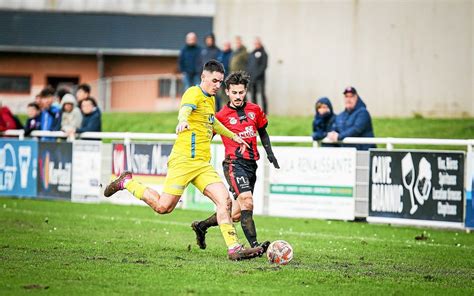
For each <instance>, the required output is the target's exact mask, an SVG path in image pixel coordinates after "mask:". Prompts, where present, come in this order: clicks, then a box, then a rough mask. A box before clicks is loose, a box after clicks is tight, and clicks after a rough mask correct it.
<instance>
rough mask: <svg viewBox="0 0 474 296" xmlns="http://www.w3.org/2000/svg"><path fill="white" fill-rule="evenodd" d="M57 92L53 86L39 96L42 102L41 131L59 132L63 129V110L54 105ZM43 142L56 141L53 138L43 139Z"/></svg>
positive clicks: (45, 89) (46, 88)
mask: <svg viewBox="0 0 474 296" xmlns="http://www.w3.org/2000/svg"><path fill="white" fill-rule="evenodd" d="M54 94H55V91H54V88H52V87H51V86H48V87H45V88H44V89H43V90H42V91H41V92H40V94H39V96H40V98H41V99H40V102H41V115H40V128H39V129H40V130H42V131H59V130H60V129H61V109H60V108H58V107H56V106H55V105H53V103H54V101H55V96H54ZM41 140H43V141H54V138H52V137H43V138H41Z"/></svg>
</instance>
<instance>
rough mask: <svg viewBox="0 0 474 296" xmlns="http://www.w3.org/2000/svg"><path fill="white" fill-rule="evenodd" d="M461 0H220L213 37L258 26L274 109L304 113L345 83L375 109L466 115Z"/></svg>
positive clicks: (469, 100)
mask: <svg viewBox="0 0 474 296" xmlns="http://www.w3.org/2000/svg"><path fill="white" fill-rule="evenodd" d="M473 15H474V5H473V1H471V0H437V1H434V0H433V1H431V0H412V1H408V0H398V1H391V0H384V1H375V0H359V1H357V0H353V1H350V0H340V1H327V0H326V1H324V0H321V1H304V0H292V1H290V0H288V1H284V0H280V1H278V0H275V1H258V2H257V1H247V0H245V1H244V0H241V1H239V0H220V1H218V2H217V13H216V16H215V20H214V28H215V31H216V35H217V38H218V39H217V40H218V43H219V44H222V42H223V41H224V40H226V39H229V38H232V37H233V36H235V35H241V36H243V38H244V43H245V44H246V46H247V48H248V49H249V50H251V49H252V48H253V45H252V39H253V37H254V36H261V37H262V39H263V42H264V45H265V47H266V49H267V51H268V54H269V68H268V70H267V77H268V78H267V81H268V82H267V93H268V98H269V101H270V103H269V105H270V112H271V113H274V114H310V113H312V112H313V109H312V106H313V104H314V102H315V99H316V98H318V97H320V96H329V97H330V99H331V100H332V101H333V103H334V105H335V107H336V110H337V111H340V110H341V109H342V94H341V93H342V91H343V89H344V87H345V86H347V85H354V86H355V87H356V88H357V89H358V90H359V93H360V95H361V97H362V98H363V99H364V100H365V101H366V103H367V105H368V108H369V110H370V111H371V113H372V115H375V116H411V115H413V114H414V113H420V114H423V115H425V116H441V117H445V116H466V115H470V116H474V96H473V85H474V80H473V73H472V72H473V68H474V61H473V55H474V53H473V39H474V37H473V36H474V28H473V26H474V24H473Z"/></svg>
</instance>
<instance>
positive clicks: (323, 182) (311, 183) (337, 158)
mask: <svg viewBox="0 0 474 296" xmlns="http://www.w3.org/2000/svg"><path fill="white" fill-rule="evenodd" d="M273 150H274V153H275V156H276V157H277V158H278V161H279V163H280V167H281V169H279V170H276V169H271V170H270V197H269V209H268V210H269V211H268V214H269V215H270V216H285V217H304V218H320V219H337V220H354V210H355V204H354V196H355V192H354V190H355V182H356V150H355V149H353V148H313V147H274V149H273Z"/></svg>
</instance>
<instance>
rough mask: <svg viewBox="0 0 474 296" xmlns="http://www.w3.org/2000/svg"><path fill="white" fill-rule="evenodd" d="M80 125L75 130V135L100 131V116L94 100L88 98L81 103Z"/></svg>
mask: <svg viewBox="0 0 474 296" xmlns="http://www.w3.org/2000/svg"><path fill="white" fill-rule="evenodd" d="M81 111H82V123H81V127H80V128H78V129H76V132H77V133H83V132H100V131H102V122H101V114H100V112H99V108H98V107H97V102H96V101H95V99H94V98H91V97H88V98H86V99H84V100H83V101H82V104H81Z"/></svg>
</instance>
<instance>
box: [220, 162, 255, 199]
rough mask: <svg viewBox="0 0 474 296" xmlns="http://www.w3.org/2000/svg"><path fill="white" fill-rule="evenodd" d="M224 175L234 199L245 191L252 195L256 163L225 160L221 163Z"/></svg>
mask: <svg viewBox="0 0 474 296" xmlns="http://www.w3.org/2000/svg"><path fill="white" fill-rule="evenodd" d="M222 166H223V168H224V175H225V179H226V180H227V183H228V184H229V190H230V192H232V195H233V196H234V199H237V197H238V196H239V195H240V194H241V193H242V192H246V191H250V192H252V193H253V189H254V187H255V182H256V181H257V167H258V166H257V162H256V161H255V160H246V159H227V158H226V159H225V160H224V161H223V162H222Z"/></svg>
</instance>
